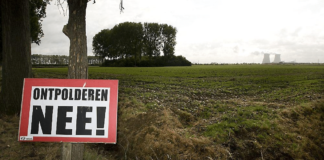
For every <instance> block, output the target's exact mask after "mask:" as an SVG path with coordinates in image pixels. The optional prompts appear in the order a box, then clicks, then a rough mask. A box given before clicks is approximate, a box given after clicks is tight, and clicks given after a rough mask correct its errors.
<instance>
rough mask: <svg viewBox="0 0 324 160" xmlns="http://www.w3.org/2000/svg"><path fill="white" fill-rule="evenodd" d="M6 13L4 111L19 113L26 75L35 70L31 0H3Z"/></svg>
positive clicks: (1, 106) (3, 22)
mask: <svg viewBox="0 0 324 160" xmlns="http://www.w3.org/2000/svg"><path fill="white" fill-rule="evenodd" d="M0 3H1V5H0V7H1V15H2V44H3V52H2V53H3V63H2V89H1V97H0V100H1V102H0V111H1V113H6V114H8V115H13V114H19V112H20V108H21V106H20V105H21V98H22V88H23V81H24V78H28V77H31V76H32V74H31V73H32V72H31V62H30V54H31V46H30V42H31V38H30V23H29V3H28V0H21V1H13V0H1V2H0Z"/></svg>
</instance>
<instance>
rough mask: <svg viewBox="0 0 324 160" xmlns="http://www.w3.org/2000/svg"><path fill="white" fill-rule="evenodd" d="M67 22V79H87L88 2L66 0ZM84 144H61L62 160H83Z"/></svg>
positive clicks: (65, 31)
mask: <svg viewBox="0 0 324 160" xmlns="http://www.w3.org/2000/svg"><path fill="white" fill-rule="evenodd" d="M67 2H68V5H69V21H68V24H66V25H65V26H64V27H63V33H64V34H65V35H66V36H67V37H68V38H69V39H70V55H69V67H68V78H69V79H87V78H88V58H87V36H86V9H87V3H88V0H68V1H67ZM83 152H84V144H82V143H72V144H71V143H63V152H62V158H63V159H64V160H65V159H66V160H67V159H68V160H71V159H72V160H74V159H75V160H79V159H83Z"/></svg>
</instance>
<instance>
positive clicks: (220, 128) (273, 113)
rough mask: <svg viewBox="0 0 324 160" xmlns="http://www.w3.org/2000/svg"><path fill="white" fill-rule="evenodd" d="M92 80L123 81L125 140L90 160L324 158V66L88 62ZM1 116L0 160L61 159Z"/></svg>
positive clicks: (93, 148)
mask: <svg viewBox="0 0 324 160" xmlns="http://www.w3.org/2000/svg"><path fill="white" fill-rule="evenodd" d="M33 75H34V77H36V78H66V77H67V68H34V69H33ZM89 78H90V79H118V80H119V104H118V109H119V110H118V133H117V134H118V143H117V145H105V144H86V151H85V155H84V158H85V159H231V158H232V159H279V158H283V159H324V157H323V155H324V150H323V145H324V137H323V135H324V134H323V131H324V101H323V96H324V66H323V65H217V66H215V65H214V66H202V65H201V66H192V67H150V68H142V67H134V68H126V67H121V68H119V67H89ZM8 119H13V120H10V121H9V120H8ZM0 120H1V121H0V136H1V139H0V140H1V141H4V143H0V148H3V150H2V151H1V152H3V153H4V152H7V151H8V154H7V153H6V154H0V156H2V157H0V159H1V158H5V159H7V158H9V157H11V156H13V157H12V159H19V158H18V157H24V156H25V157H24V159H28V158H30V159H33V158H34V159H37V158H44V157H41V156H43V155H46V156H50V158H49V159H51V158H52V159H58V158H59V157H60V152H59V151H57V150H59V148H60V144H58V143H53V144H52V143H18V142H17V141H16V136H15V137H13V135H14V134H17V132H18V129H17V127H18V119H17V118H13V117H6V116H5V117H2V118H1V119H0ZM8 128H11V129H9V130H11V132H10V133H7V132H6V133H4V132H3V131H1V129H2V130H8ZM7 137H9V138H7ZM12 137H13V138H12ZM7 144H9V145H10V146H14V147H11V148H10V149H9V148H8V147H6V145H7ZM24 146H28V147H29V150H27V148H28V147H27V148H26V147H25V148H23V147H24ZM41 148H53V151H54V152H51V153H48V152H47V151H46V149H45V150H44V149H41ZM20 150H22V151H24V152H26V153H28V154H27V156H26V155H24V154H22V153H21V151H20ZM36 151H37V152H36ZM32 156H34V157H32ZM15 157H17V158H15ZM45 158H46V157H45Z"/></svg>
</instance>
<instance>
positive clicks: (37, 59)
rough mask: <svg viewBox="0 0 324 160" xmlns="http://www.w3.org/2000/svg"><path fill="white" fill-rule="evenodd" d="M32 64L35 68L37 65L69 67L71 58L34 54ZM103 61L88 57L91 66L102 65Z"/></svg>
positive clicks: (98, 58)
mask: <svg viewBox="0 0 324 160" xmlns="http://www.w3.org/2000/svg"><path fill="white" fill-rule="evenodd" d="M31 63H32V65H33V66H37V65H68V64H69V56H65V55H41V54H33V55H31ZM102 63H103V59H102V58H100V57H96V56H88V64H89V65H101V64H102Z"/></svg>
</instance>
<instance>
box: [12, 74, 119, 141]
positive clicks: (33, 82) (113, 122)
mask: <svg viewBox="0 0 324 160" xmlns="http://www.w3.org/2000/svg"><path fill="white" fill-rule="evenodd" d="M84 83H86V87H109V88H110V94H109V95H110V103H109V129H108V130H109V132H108V138H80V137H37V136H34V137H33V140H31V141H21V140H20V138H19V137H20V136H27V132H28V123H29V110H30V101H31V90H32V87H33V86H51V87H83V85H84ZM117 103H118V80H89V79H41V78H25V80H24V87H23V97H22V102H21V111H20V123H19V134H18V141H20V142H78V143H113V144H116V143H117Z"/></svg>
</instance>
